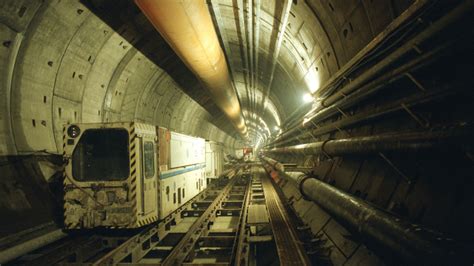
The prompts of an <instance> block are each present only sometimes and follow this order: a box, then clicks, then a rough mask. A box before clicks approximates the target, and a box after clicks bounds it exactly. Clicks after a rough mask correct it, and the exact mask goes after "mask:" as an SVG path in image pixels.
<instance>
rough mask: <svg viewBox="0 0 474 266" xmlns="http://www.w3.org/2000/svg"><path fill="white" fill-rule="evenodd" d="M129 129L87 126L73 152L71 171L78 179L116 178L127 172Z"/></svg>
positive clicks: (98, 179)
mask: <svg viewBox="0 0 474 266" xmlns="http://www.w3.org/2000/svg"><path fill="white" fill-rule="evenodd" d="M129 171H130V168H129V154H128V131H127V130H125V129H117V128H104V129H88V130H86V131H85V132H84V134H82V136H81V138H80V140H79V143H78V144H77V146H76V148H75V149H74V152H73V153H72V175H73V177H74V179H76V180H78V181H119V180H125V179H127V177H128V176H129Z"/></svg>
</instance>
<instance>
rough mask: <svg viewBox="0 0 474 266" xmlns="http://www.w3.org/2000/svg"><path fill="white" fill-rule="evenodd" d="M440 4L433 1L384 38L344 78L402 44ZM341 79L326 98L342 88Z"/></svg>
mask: <svg viewBox="0 0 474 266" xmlns="http://www.w3.org/2000/svg"><path fill="white" fill-rule="evenodd" d="M437 2H438V0H435V1H432V2H430V3H429V4H428V6H427V7H426V8H425V9H424V10H423V11H422V12H421V13H420V14H418V15H417V16H415V17H413V18H412V19H411V20H410V21H408V22H407V23H403V24H402V25H400V26H399V27H398V28H397V29H396V30H394V31H393V32H392V33H390V34H389V35H388V36H387V37H386V38H384V40H383V41H382V42H381V43H379V44H378V45H377V47H376V48H374V49H373V50H371V51H370V52H368V53H367V54H366V55H364V57H362V58H361V59H360V61H359V62H357V63H356V64H355V65H353V66H351V67H350V68H349V69H348V70H347V72H346V73H345V74H344V75H342V76H343V77H347V76H349V75H351V74H352V73H354V72H355V71H356V70H358V69H360V68H361V67H363V66H364V65H366V64H368V63H369V62H371V61H373V60H375V59H376V58H378V57H380V56H381V55H382V54H384V53H386V52H387V51H388V50H389V49H391V48H393V47H395V46H397V45H398V44H399V43H400V42H402V41H403V40H404V38H405V37H406V35H408V33H410V31H411V30H413V29H415V22H417V21H419V19H420V18H421V17H422V16H424V15H426V14H427V13H428V12H429V11H430V10H431V9H432V8H433V6H435V5H436V3H437ZM403 30H405V32H404V33H402V35H401V36H399V37H398V38H397V39H396V40H394V41H391V42H390V45H388V46H387V47H385V48H384V47H382V46H383V45H384V44H386V43H387V42H388V41H390V39H391V38H392V37H394V36H395V35H397V34H399V33H400V32H401V31H403ZM343 77H341V78H339V79H337V81H335V82H336V84H333V85H330V86H329V88H328V90H329V91H328V92H326V96H329V95H331V94H332V93H333V92H334V90H336V89H337V88H339V87H340V85H341V84H342V83H343V82H344V80H345V79H344V78H343Z"/></svg>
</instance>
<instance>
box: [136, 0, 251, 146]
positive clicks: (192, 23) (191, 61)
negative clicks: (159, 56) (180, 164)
mask: <svg viewBox="0 0 474 266" xmlns="http://www.w3.org/2000/svg"><path fill="white" fill-rule="evenodd" d="M135 3H136V4H137V5H138V7H139V8H140V9H141V10H142V12H143V13H144V14H145V15H146V17H147V18H148V20H150V22H151V23H152V24H153V26H154V27H155V28H156V29H157V30H158V31H159V32H160V34H161V35H162V36H163V38H164V39H165V40H166V41H167V42H168V44H169V45H170V46H171V48H172V49H173V50H174V51H175V52H176V54H177V55H178V56H179V57H180V58H181V60H183V62H184V63H185V64H186V66H187V67H188V68H189V69H190V70H191V71H192V72H193V73H194V74H195V75H196V76H197V77H198V78H199V80H200V81H201V83H202V84H203V85H204V87H206V88H207V89H208V90H209V92H210V94H211V96H212V99H213V100H214V102H215V103H216V105H217V106H218V107H219V108H220V109H221V110H222V111H223V112H224V113H225V115H226V116H227V117H228V118H229V120H230V121H231V122H232V124H233V126H234V127H235V128H236V129H237V131H238V132H239V133H240V134H241V136H243V137H244V139H246V136H247V127H246V125H245V121H244V117H243V115H242V112H241V109H240V103H239V100H238V98H237V94H236V92H235V90H234V88H233V87H232V83H231V80H230V76H229V70H228V68H227V63H226V60H225V56H224V52H223V51H222V48H221V47H220V44H219V40H218V38H217V34H216V31H215V29H214V25H213V22H212V18H211V15H210V13H209V10H208V7H207V5H206V2H205V1H204V0H135Z"/></svg>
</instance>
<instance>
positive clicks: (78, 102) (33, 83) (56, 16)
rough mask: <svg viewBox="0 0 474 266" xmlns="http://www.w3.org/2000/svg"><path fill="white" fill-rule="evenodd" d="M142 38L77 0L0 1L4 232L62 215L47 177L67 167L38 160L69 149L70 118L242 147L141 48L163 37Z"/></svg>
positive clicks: (227, 147) (0, 153) (229, 149)
mask: <svg viewBox="0 0 474 266" xmlns="http://www.w3.org/2000/svg"><path fill="white" fill-rule="evenodd" d="M136 35H137V33H136V32H135V30H134V27H132V26H130V25H121V26H120V30H119V31H116V30H115V29H114V28H112V27H111V26H110V25H109V24H107V23H105V22H104V21H102V20H101V19H100V18H99V17H97V16H96V15H95V14H94V13H92V12H91V11H89V9H87V8H86V7H85V6H84V5H83V4H82V3H81V2H80V1H69V0H68V1H52V0H47V1H40V0H31V1H29V0H24V1H16V0H15V1H1V2H0V42H1V45H0V139H1V140H2V141H1V142H0V156H1V159H2V166H1V168H0V169H1V173H2V183H1V184H2V186H1V187H0V190H1V193H2V195H6V196H5V197H2V198H1V199H0V205H1V206H2V208H1V210H0V215H1V216H2V217H9V219H5V221H6V224H2V230H3V231H2V236H4V235H5V234H7V233H8V232H9V233H15V232H18V231H19V230H23V229H26V228H30V227H33V226H35V225H38V224H43V223H47V222H51V221H53V220H55V219H56V218H55V217H54V216H55V215H57V214H55V213H54V212H55V211H56V209H55V208H57V207H56V206H58V205H59V204H60V202H57V199H56V198H54V197H53V194H54V193H60V191H61V189H60V188H59V190H57V191H53V192H51V190H50V187H49V185H51V184H49V185H48V182H50V181H51V180H50V177H51V176H53V175H54V172H55V171H60V169H59V168H57V166H54V165H49V164H44V163H42V160H38V159H37V157H38V156H40V157H41V156H50V157H51V156H52V157H55V154H61V153H62V141H63V140H62V131H63V126H64V125H66V124H70V123H76V122H78V123H79V122H81V123H84V122H108V121H110V122H112V121H131V120H135V121H141V122H147V123H151V124H155V125H159V126H163V127H167V128H170V129H171V130H174V131H177V132H181V133H184V134H189V135H194V136H199V137H202V138H205V139H208V140H212V141H215V142H219V143H222V144H223V145H224V146H225V151H226V152H227V153H229V154H233V153H234V151H235V149H236V148H237V147H239V146H240V144H239V142H238V141H237V140H236V139H235V138H234V136H230V135H229V134H227V133H226V132H224V131H222V130H221V129H219V128H217V127H216V126H215V124H213V122H214V120H215V118H214V117H213V116H211V115H210V114H209V112H208V111H207V110H206V109H204V108H203V107H202V106H201V105H199V104H198V103H197V102H196V101H194V100H193V99H192V98H191V97H190V96H188V95H187V94H186V93H184V92H183V91H186V90H185V89H186V88H185V89H183V87H181V85H179V84H178V83H177V82H176V80H174V79H173V78H172V77H171V76H170V74H169V71H170V70H168V72H167V71H165V70H163V68H161V67H160V66H158V65H157V64H156V63H155V62H154V61H152V60H150V59H149V58H148V57H147V56H146V55H144V54H143V53H142V52H141V50H140V49H142V48H143V47H144V46H150V45H156V46H154V47H155V49H158V50H160V49H161V48H160V43H156V42H154V43H153V42H148V43H147V42H144V41H143V40H141V39H139V38H136V39H137V40H136V41H134V39H135V36H136ZM150 43H151V44H150ZM148 48H149V47H148ZM159 52H160V51H158V52H157V53H158V54H160V53H159ZM166 60H170V57H169V56H167V55H166V54H162V58H161V61H162V62H161V63H162V64H165V65H166V64H169V63H170V62H169V61H168V62H167V61H166ZM171 60H176V58H173V57H171ZM188 91H189V90H188ZM33 191H35V193H32V192H33ZM59 217H61V215H59ZM15 219H18V220H19V221H23V222H19V223H16V222H15ZM59 222H60V221H59Z"/></svg>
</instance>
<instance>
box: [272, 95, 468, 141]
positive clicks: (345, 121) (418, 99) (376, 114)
mask: <svg viewBox="0 0 474 266" xmlns="http://www.w3.org/2000/svg"><path fill="white" fill-rule="evenodd" d="M456 93H458V94H459V93H462V94H461V95H466V97H471V96H469V95H472V94H473V92H471V91H469V90H462V88H460V89H457V88H450V89H444V88H443V89H441V90H435V91H429V92H422V93H419V94H415V95H411V96H408V97H405V98H402V99H400V100H397V101H394V102H389V103H387V104H384V105H383V106H380V107H377V108H375V109H372V110H368V111H366V112H361V113H358V114H355V115H353V116H349V117H343V118H342V119H340V120H337V121H335V122H332V123H328V124H325V125H323V126H320V127H317V128H315V129H310V130H306V131H305V132H304V133H302V134H300V135H296V136H293V137H291V138H289V139H286V140H283V141H281V142H278V143H275V144H273V146H274V147H281V146H284V145H287V144H288V143H291V142H295V141H302V142H305V141H306V142H309V141H310V139H311V138H314V137H319V136H321V135H323V134H327V133H330V132H333V131H336V130H342V129H345V128H347V127H350V126H354V125H356V124H360V123H367V122H369V121H373V120H375V119H380V118H382V117H384V116H388V115H391V114H393V113H395V112H400V111H404V110H406V108H410V109H411V108H413V107H415V106H419V105H423V104H427V103H431V102H433V101H438V100H441V99H444V98H445V97H448V96H450V95H453V94H456Z"/></svg>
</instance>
